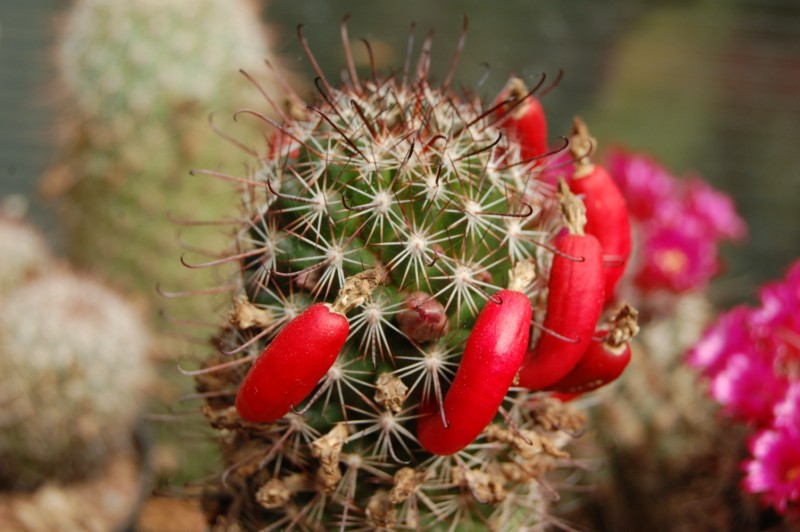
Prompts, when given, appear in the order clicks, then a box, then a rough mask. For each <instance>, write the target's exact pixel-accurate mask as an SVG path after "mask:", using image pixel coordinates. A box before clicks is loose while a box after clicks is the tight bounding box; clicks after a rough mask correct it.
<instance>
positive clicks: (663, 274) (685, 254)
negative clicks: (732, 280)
mask: <svg viewBox="0 0 800 532" xmlns="http://www.w3.org/2000/svg"><path fill="white" fill-rule="evenodd" d="M696 229H697V227H696V226H693V224H692V223H691V222H690V221H689V220H686V221H685V222H684V223H683V224H675V225H668V226H664V225H656V226H648V227H647V228H646V229H645V233H644V243H643V252H642V255H643V258H644V261H643V263H642V266H641V268H640V270H639V271H638V272H637V273H636V275H635V277H634V282H635V283H636V285H637V286H638V287H639V288H640V289H643V290H656V289H659V288H665V289H667V290H671V291H673V292H685V291H687V290H690V289H692V288H698V287H702V286H704V285H705V284H706V283H708V281H709V280H710V279H711V278H712V277H713V276H714V274H716V273H717V272H718V271H719V261H718V260H717V247H716V245H715V242H714V241H713V240H710V239H708V238H707V237H706V235H704V234H703V233H702V231H697V230H696Z"/></svg>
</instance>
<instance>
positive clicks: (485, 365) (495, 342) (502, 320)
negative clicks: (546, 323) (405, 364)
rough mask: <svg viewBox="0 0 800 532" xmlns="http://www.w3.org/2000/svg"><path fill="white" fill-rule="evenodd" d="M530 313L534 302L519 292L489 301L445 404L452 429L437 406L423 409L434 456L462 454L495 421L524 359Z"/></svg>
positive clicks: (421, 424) (422, 428)
mask: <svg viewBox="0 0 800 532" xmlns="http://www.w3.org/2000/svg"><path fill="white" fill-rule="evenodd" d="M495 300H496V301H495ZM531 315H532V309H531V303H530V300H529V299H528V297H527V296H526V295H525V294H523V293H521V292H517V291H515V290H501V291H500V292H499V293H498V294H497V295H495V297H494V298H493V299H491V300H489V301H488V302H487V303H486V306H485V307H484V308H483V310H482V311H481V313H480V314H479V315H478V319H477V321H476V322H475V326H474V327H473V328H472V332H471V333H470V335H469V338H468V339H467V345H466V347H465V349H464V355H463V356H462V357H461V363H460V364H459V366H458V371H457V372H456V376H455V379H454V380H453V384H452V385H451V386H450V390H449V391H448V392H447V396H446V397H445V400H444V406H443V409H444V418H445V419H446V420H447V424H448V425H447V426H445V425H444V422H443V421H442V416H441V415H440V414H441V413H440V412H437V408H436V403H435V402H433V401H429V402H427V403H426V404H424V405H423V406H422V407H421V414H420V419H419V421H418V425H417V437H418V439H419V442H420V444H421V445H422V447H424V448H425V449H427V450H428V451H429V452H431V453H433V454H439V455H449V454H453V453H457V452H458V451H460V450H461V449H463V448H464V447H466V446H467V445H469V444H470V443H471V442H472V441H474V440H475V438H477V437H478V435H479V434H480V433H481V431H483V429H484V428H485V427H486V426H487V425H488V424H489V423H491V421H492V419H494V417H495V415H497V409H498V408H499V407H500V404H501V403H502V402H503V398H504V397H505V396H506V394H507V393H508V388H509V387H510V386H511V383H512V381H513V380H514V375H516V373H517V370H518V369H519V365H520V362H522V357H523V356H524V355H525V349H526V348H527V346H528V339H529V335H530V324H531Z"/></svg>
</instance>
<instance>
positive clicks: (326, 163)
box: [195, 26, 581, 528]
mask: <svg viewBox="0 0 800 532" xmlns="http://www.w3.org/2000/svg"><path fill="white" fill-rule="evenodd" d="M298 33H299V35H300V39H301V42H302V43H303V45H304V47H305V48H306V50H308V47H307V45H306V42H305V39H304V38H303V36H302V33H300V31H299V30H298ZM343 37H344V40H345V44H347V36H346V27H344V26H343ZM462 42H463V41H462ZM430 47H431V41H430V40H426V41H425V43H424V45H423V50H422V54H421V57H420V59H419V61H418V63H417V65H416V68H415V69H414V70H413V71H412V69H411V68H410V61H409V60H407V61H406V65H405V68H404V69H403V70H402V72H401V73H400V74H398V75H397V76H391V77H380V76H379V75H377V74H375V73H373V74H372V75H371V76H370V77H369V78H368V79H360V78H359V77H358V75H357V74H356V71H355V68H354V67H353V62H352V60H351V59H349V58H348V66H349V68H348V75H346V76H343V77H344V78H345V81H344V83H343V85H342V86H340V87H334V86H332V85H331V84H330V83H329V82H328V81H327V80H326V79H325V77H324V76H323V75H322V73H321V72H320V71H319V68H318V67H317V65H316V62H315V61H314V59H313V56H312V55H311V54H310V53H308V55H309V58H310V60H311V62H312V65H313V66H314V67H315V69H316V70H317V72H318V73H319V74H320V77H319V78H318V80H317V88H318V90H319V93H320V95H321V98H320V99H319V100H318V101H317V102H316V103H313V104H311V105H308V106H307V105H306V104H305V103H303V102H302V100H301V99H300V98H299V97H298V96H297V95H296V94H295V93H292V92H290V93H289V95H288V96H289V102H290V105H289V106H288V109H283V108H279V107H278V106H276V105H275V104H274V103H273V102H274V99H273V98H271V97H268V101H269V102H270V103H271V104H272V106H273V109H274V110H275V111H276V112H277V113H278V114H279V115H280V116H281V120H279V121H273V120H271V119H270V118H268V116H267V115H266V114H265V113H262V112H261V111H258V110H254V109H244V110H241V111H239V113H238V114H239V115H240V116H243V115H250V116H252V117H256V118H258V119H259V120H261V121H263V122H265V123H267V124H269V125H270V126H273V127H274V132H273V133H272V136H271V137H270V140H269V142H268V143H267V149H266V152H264V153H262V152H259V151H257V150H252V149H250V148H245V149H246V151H247V152H248V153H249V154H250V155H252V156H253V157H254V161H253V165H254V167H253V168H252V171H251V172H249V174H248V175H246V176H234V175H227V174H224V173H220V172H217V171H198V172H195V173H203V174H207V175H212V176H216V177H219V178H222V179H225V180H228V181H231V182H233V183H235V184H236V185H237V186H238V187H239V189H240V191H241V197H242V205H243V212H242V215H241V217H240V223H239V225H238V226H237V230H236V233H235V235H234V238H233V245H232V246H231V249H230V250H229V251H228V252H227V253H226V254H225V255H224V256H222V258H219V259H215V260H213V261H211V262H209V263H208V264H206V265H207V266H217V265H220V264H230V263H234V264H236V265H238V269H237V272H236V275H235V280H234V282H232V283H230V284H229V286H230V287H231V288H232V292H233V298H232V299H233V301H234V302H235V304H234V306H233V309H234V310H233V312H232V316H231V319H230V320H229V323H228V325H227V326H226V327H225V328H224V330H223V331H222V332H221V333H220V334H219V335H218V346H219V347H220V351H221V353H229V354H230V353H234V354H236V355H237V356H238V357H239V358H238V360H239V361H241V362H242V363H239V364H237V363H236V362H231V361H229V360H230V359H228V360H226V359H225V358H224V356H222V355H217V356H215V357H212V359H211V360H208V361H207V362H206V368H205V369H204V370H201V371H199V372H198V373H199V375H198V387H199V390H200V391H201V392H204V393H205V395H206V397H207V398H208V399H207V404H206V405H205V407H204V413H205V414H206V416H207V417H208V418H209V419H210V420H211V423H212V425H213V426H214V427H216V428H218V429H221V432H220V434H221V436H222V443H223V448H224V452H225V456H226V463H227V466H228V469H227V471H226V472H225V474H224V475H223V480H225V484H226V485H227V487H228V489H227V490H225V489H223V490H221V492H220V496H221V499H219V500H222V501H228V503H230V502H231V500H234V501H236V502H235V503H234V504H232V505H231V506H228V505H223V506H218V507H217V514H218V515H224V514H225V512H228V511H229V510H230V509H231V508H236V509H238V511H239V512H240V515H239V516H238V518H239V519H240V520H241V522H244V523H247V524H248V525H249V526H253V523H258V524H259V525H260V526H264V524H265V523H271V524H272V526H275V527H281V526H298V527H301V528H305V527H313V526H314V525H313V523H324V526H334V525H339V526H343V527H350V526H352V527H359V526H368V527H373V528H392V527H395V526H400V527H417V526H426V525H432V524H433V523H442V522H444V521H449V522H451V523H452V524H453V526H454V527H455V526H460V525H461V524H469V523H470V522H476V523H481V522H484V523H485V522H491V523H492V524H494V525H497V526H501V527H505V526H511V527H514V526H523V525H526V524H531V523H534V522H539V521H541V520H542V519H543V515H542V512H543V508H544V505H545V503H544V500H545V499H546V498H547V497H546V496H545V495H543V491H546V490H543V486H546V484H543V483H542V478H541V477H542V473H543V472H544V471H545V470H547V469H550V468H551V467H552V466H553V465H554V463H555V462H554V460H556V459H558V458H563V457H564V456H565V454H564V453H563V452H562V451H561V450H560V447H561V446H562V445H563V444H564V441H565V439H568V438H566V435H567V432H565V430H569V429H570V428H572V429H577V427H579V425H580V423H581V416H580V415H576V414H574V413H571V412H569V411H567V410H565V409H564V408H563V407H562V406H559V405H560V403H557V402H551V401H547V400H544V399H541V398H535V397H534V396H533V395H532V394H530V393H528V392H526V391H523V390H520V389H516V388H512V389H511V390H510V391H509V393H508V396H507V397H506V401H505V402H504V404H503V405H502V407H501V413H502V414H503V415H502V416H501V415H500V414H498V418H497V419H496V420H495V422H496V423H494V424H492V425H490V426H489V427H487V429H486V430H485V431H484V433H483V434H482V435H481V436H480V437H479V438H478V440H476V442H475V443H473V444H472V445H470V446H468V447H467V448H466V449H465V450H464V451H462V452H460V453H458V454H456V455H453V456H445V457H441V456H432V455H431V454H429V453H427V452H426V451H424V450H423V449H421V448H420V445H419V443H418V442H417V440H416V437H415V434H414V424H415V421H414V420H415V417H416V416H417V415H418V406H419V404H420V403H421V402H422V401H424V400H431V399H433V400H436V401H438V402H439V403H441V401H442V397H443V395H444V393H445V392H446V390H447V388H448V383H449V382H450V381H451V380H452V377H453V375H454V373H455V370H456V368H457V366H458V362H459V357H460V355H461V353H462V351H463V349H464V345H465V341H466V338H467V336H468V335H469V332H470V328H471V326H472V324H473V323H474V321H475V318H476V316H477V314H478V313H479V312H480V310H481V309H482V308H483V307H484V305H485V304H486V302H487V300H489V299H490V298H492V297H493V295H494V294H495V293H496V292H498V291H499V290H501V289H502V288H504V287H505V286H506V285H507V282H508V280H509V272H510V271H511V270H512V269H513V268H514V266H515V265H516V264H517V263H518V262H520V261H523V260H533V261H535V262H536V264H537V265H538V267H539V270H540V271H541V272H542V273H544V275H543V276H539V277H537V278H536V280H535V281H533V283H531V284H529V285H528V287H527V294H528V295H529V296H530V298H531V300H532V302H533V303H534V305H535V306H534V308H535V309H536V308H539V307H541V302H540V301H539V300H540V299H541V298H540V297H538V296H539V295H540V293H541V292H542V287H543V286H544V284H543V283H544V282H546V279H547V270H548V268H549V264H550V258H551V257H550V251H548V249H549V246H548V242H549V241H550V240H551V239H552V238H553V236H554V235H555V233H556V232H557V231H558V230H560V229H561V227H562V226H561V222H560V219H559V216H558V205H557V200H556V197H555V196H556V194H555V190H554V189H553V188H552V187H551V186H550V185H547V184H545V183H544V182H542V181H539V180H537V179H536V177H537V174H538V172H539V168H540V167H541V160H535V161H525V160H521V156H520V148H519V146H517V145H516V143H515V142H514V141H513V140H510V139H509V137H508V136H506V135H505V134H504V133H503V132H502V130H501V126H502V123H503V121H504V120H506V119H507V117H508V115H509V110H508V109H507V108H508V107H509V106H508V105H504V104H505V103H506V102H504V101H499V102H496V103H495V104H488V105H487V104H486V103H484V102H481V101H480V99H479V98H477V97H476V96H474V95H471V94H456V93H455V92H453V91H451V90H450V88H449V85H450V80H451V79H452V71H453V68H454V66H455V63H456V59H457V57H458V53H457V54H456V58H454V61H453V67H451V71H450V72H449V73H448V75H447V76H446V78H445V81H444V82H443V83H442V85H440V86H438V87H436V86H433V85H432V84H431V83H430V82H429V80H428V61H429V54H430ZM345 50H346V51H347V50H348V47H347V46H345ZM459 52H460V48H459ZM206 265H203V266H206ZM376 266H383V267H384V268H385V269H386V270H387V272H388V273H387V276H386V279H385V280H384V282H383V283H382V284H381V285H379V286H377V288H376V289H375V290H374V292H373V294H372V296H371V297H370V298H369V299H368V300H367V301H365V302H364V303H363V304H362V305H360V306H358V307H357V308H355V309H354V310H353V311H351V312H350V313H349V314H348V318H349V322H350V335H349V338H348V341H347V343H346V344H345V347H344V349H343V351H342V352H341V354H340V355H339V357H338V359H337V360H336V362H335V363H334V365H333V366H332V367H331V369H330V370H329V371H328V373H327V375H326V376H325V377H324V378H323V379H322V381H321V382H320V384H319V386H318V387H317V390H316V391H315V392H314V393H313V394H312V395H311V396H310V397H309V398H308V399H307V400H306V402H305V404H302V405H294V406H295V411H294V412H292V413H289V414H287V415H286V416H284V417H283V418H282V419H280V420H278V421H277V422H275V423H270V424H253V423H248V422H246V421H244V420H242V419H240V418H238V417H237V416H236V414H235V410H233V407H232V406H231V405H232V404H233V396H234V395H235V393H236V389H237V386H238V384H239V382H240V381H241V379H242V377H243V375H244V372H245V371H246V366H245V363H246V362H249V361H250V360H252V359H253V358H255V357H256V356H257V355H258V354H259V353H260V352H261V351H262V350H263V349H264V347H265V345H267V344H268V342H269V340H270V338H271V337H272V336H274V335H275V334H276V333H277V331H279V330H280V328H281V326H282V325H283V324H285V323H286V322H287V321H289V320H290V319H292V318H293V317H295V316H296V315H297V314H298V313H299V312H301V311H302V310H303V309H304V308H306V307H307V306H309V305H310V304H311V303H312V302H319V301H324V302H329V303H330V302H332V301H333V300H334V299H335V298H336V296H337V293H338V292H339V290H340V289H341V288H342V286H343V285H344V283H345V279H346V278H348V277H350V276H353V275H355V274H358V273H360V272H362V271H364V270H366V269H368V268H373V267H376ZM297 341H298V342H302V341H303V339H302V338H298V339H297ZM298 363H301V362H298ZM561 429H564V430H561ZM231 516H233V514H232V513H228V519H230V518H232V517H231ZM235 517H236V516H234V517H233V518H235ZM220 519H222V518H221V517H220ZM251 521H252V522H251Z"/></svg>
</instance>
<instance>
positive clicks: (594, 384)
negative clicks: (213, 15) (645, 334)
mask: <svg viewBox="0 0 800 532" xmlns="http://www.w3.org/2000/svg"><path fill="white" fill-rule="evenodd" d="M638 316H639V313H638V312H637V311H636V309H634V308H633V307H632V306H630V305H627V304H626V305H623V306H622V308H620V309H619V310H618V311H617V312H616V313H615V314H614V317H613V318H612V324H611V327H610V328H608V329H605V330H600V331H598V332H596V333H595V336H596V337H599V338H602V340H599V341H592V344H591V345H590V346H589V349H587V350H586V353H584V355H583V358H581V360H580V362H578V364H577V365H576V366H575V367H574V368H573V369H572V371H570V372H569V374H568V375H567V376H566V377H564V378H563V379H561V380H560V381H558V382H557V383H555V384H554V385H553V386H552V387H551V388H550V389H551V390H553V391H555V392H562V393H567V394H581V393H585V392H588V391H591V390H596V389H597V388H600V387H601V386H605V385H606V384H608V383H610V382H613V381H615V380H616V379H617V378H619V376H620V375H622V372H623V371H625V368H626V367H627V366H628V363H629V362H630V361H631V348H630V345H629V342H630V340H631V338H633V337H634V336H636V334H637V333H638V332H639V324H638Z"/></svg>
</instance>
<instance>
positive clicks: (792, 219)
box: [0, 0, 800, 304]
mask: <svg viewBox="0 0 800 532" xmlns="http://www.w3.org/2000/svg"><path fill="white" fill-rule="evenodd" d="M68 5H69V2H67V1H65V0H3V2H0V124H2V127H1V128H0V195H3V196H5V195H8V194H21V195H23V196H25V197H27V198H29V199H30V201H31V210H32V213H33V216H34V220H35V221H36V223H37V224H38V225H39V226H40V227H43V228H44V229H45V231H46V232H47V234H48V236H49V237H50V238H51V240H52V241H53V242H54V243H55V245H56V246H58V242H59V231H58V224H57V223H56V222H55V218H54V216H53V215H52V213H51V212H50V211H51V208H50V207H49V206H48V204H47V203H43V202H42V201H40V200H39V199H38V198H37V194H36V187H37V182H38V180H39V179H40V177H41V175H42V173H43V172H44V171H45V169H46V168H48V166H49V165H51V164H52V163H53V161H54V158H55V151H54V137H55V135H54V128H55V125H56V117H57V116H58V114H59V111H60V106H62V105H67V104H68V103H67V102H68V100H67V99H66V97H65V95H64V94H63V91H60V90H58V89H57V85H56V84H55V83H54V78H55V69H54V58H53V50H52V47H53V44H54V40H55V38H56V34H57V31H56V30H57V27H58V16H59V13H60V12H62V11H63V10H64V9H65V8H66V7H68ZM262 13H263V18H264V20H265V22H266V23H267V24H268V28H269V31H270V38H271V41H272V47H273V51H274V53H275V54H276V55H277V56H279V57H280V58H282V60H283V61H284V64H285V66H286V67H287V68H288V69H290V70H293V71H295V72H297V73H298V74H300V76H299V78H300V79H303V78H305V79H313V76H314V74H313V71H312V70H311V68H310V66H309V64H308V61H307V60H306V59H305V57H304V55H303V53H302V49H301V47H300V45H299V43H298V40H297V38H296V35H295V27H296V26H297V24H298V23H302V24H304V25H305V34H306V36H307V38H308V41H309V43H310V46H311V48H312V49H313V51H314V53H315V55H316V56H317V58H318V60H319V63H320V64H321V65H322V68H323V70H324V71H325V72H326V74H327V75H329V76H331V77H336V76H337V75H338V74H337V73H338V71H339V69H340V68H342V66H343V55H342V51H341V46H340V41H339V27H338V26H339V21H340V20H341V18H342V17H343V16H344V15H345V14H350V15H351V18H350V36H351V38H352V39H353V40H354V41H355V40H357V39H359V38H362V37H363V38H366V39H368V40H369V42H370V43H371V46H372V49H373V52H374V55H375V58H376V63H378V66H379V68H380V69H381V70H384V71H386V70H388V69H392V68H399V67H400V66H401V65H402V61H403V58H404V55H405V48H406V43H407V35H408V30H409V27H410V26H411V24H412V23H416V41H415V45H416V47H417V49H418V48H419V46H420V43H421V41H422V39H423V38H424V35H425V34H426V33H427V32H428V31H429V30H433V31H435V35H436V36H435V41H434V47H433V72H434V73H437V72H438V73H439V75H440V76H443V75H444V72H445V71H446V68H447V65H448V64H449V62H450V59H451V56H452V53H453V51H454V49H455V47H456V43H457V41H458V37H459V34H460V32H461V17H462V14H467V15H468V16H469V26H470V27H469V34H468V37H467V45H466V49H465V51H464V54H463V56H462V58H461V62H460V66H459V69H458V75H457V80H458V81H459V82H460V83H461V84H462V85H463V86H464V87H466V88H468V89H475V88H476V86H477V85H478V83H479V82H481V81H482V80H483V82H482V84H481V85H480V87H478V88H477V90H478V92H479V93H480V94H481V95H482V96H484V97H485V98H491V97H493V96H494V95H495V94H496V93H497V91H498V90H499V88H500V87H501V86H502V85H503V83H504V82H505V80H506V79H507V78H508V76H509V75H510V74H511V73H516V74H518V75H520V76H521V77H523V78H524V79H525V80H526V82H527V83H528V84H529V85H533V84H535V82H536V81H537V80H538V76H539V75H540V74H541V73H542V72H544V73H546V74H547V75H548V77H549V79H553V77H554V76H555V75H556V74H557V73H558V71H559V70H560V69H561V70H563V71H564V77H563V80H562V81H561V83H559V85H558V87H557V88H556V89H555V90H553V91H551V92H550V93H549V94H548V95H547V96H546V97H545V98H544V102H543V103H544V105H545V108H546V110H547V112H548V115H549V119H550V122H551V131H552V132H553V133H554V134H565V133H566V132H567V131H568V128H569V124H570V119H571V116H572V115H573V114H580V115H582V116H583V117H585V118H586V120H587V121H588V123H589V124H590V126H591V127H592V129H593V132H594V133H595V135H596V136H597V138H598V139H600V142H601V143H602V145H603V146H604V147H608V146H609V145H612V144H624V145H626V146H628V147H630V148H631V149H634V150H641V151H646V152H649V153H650V154H652V155H653V156H654V157H655V158H657V159H658V160H660V161H662V162H663V163H664V164H665V165H666V166H667V167H668V168H669V169H671V170H672V171H673V172H675V173H678V174H682V173H688V172H696V173H699V174H701V175H702V176H704V177H705V178H706V179H707V180H708V181H709V182H710V183H711V184H712V185H713V186H715V187H717V188H719V189H721V190H723V191H725V192H727V193H730V194H732V196H733V197H734V199H735V201H736V204H737V206H738V208H739V210H740V212H741V214H742V216H743V217H744V218H745V219H746V220H747V222H748V224H749V225H750V239H749V241H748V242H746V243H745V244H742V245H739V246H738V247H734V248H731V247H729V248H728V249H726V250H724V253H725V255H726V272H727V273H726V275H725V276H724V277H723V278H722V279H721V280H720V281H718V283H717V288H716V291H715V293H716V296H717V297H716V299H717V301H718V302H720V303H723V304H729V303H731V302H733V301H736V300H739V299H742V298H745V297H747V296H748V294H750V293H752V288H753V287H754V286H755V285H757V284H758V283H759V282H762V281H763V280H766V279H771V278H775V277H777V276H779V275H780V274H781V272H782V271H783V270H784V268H785V267H786V265H787V264H788V263H789V262H790V260H791V259H792V258H793V257H796V256H797V255H800V209H799V208H798V206H797V201H798V195H799V193H800V165H799V164H798V163H797V159H796V157H797V146H798V140H800V97H798V94H800V4H798V3H797V2H795V1H794V0H758V1H751V0H728V1H705V2H703V1H687V0H680V1H657V2H652V1H648V2H641V1H640V2H636V1H632V0H612V1H608V2H602V3H600V2H592V1H589V0H571V1H562V2H551V1H541V0H539V1H529V0H516V1H507V2H503V3H502V5H497V4H491V3H489V2H482V1H478V0H469V1H461V2H456V1H453V0H450V1H441V2H436V3H432V2H426V1H424V0H404V1H402V2H400V1H392V2H370V1H364V0H353V1H349V2H331V1H324V0H306V1H302V2H289V1H273V2H268V3H264V6H263V10H262ZM353 47H354V52H355V53H356V55H357V56H360V57H364V56H365V53H364V49H363V47H362V46H361V45H360V43H357V42H354V44H353ZM229 61H230V69H231V76H232V77H236V76H238V74H237V73H236V69H237V68H238V66H239V65H238V64H237V58H236V57H230V58H229ZM366 61H367V60H366V59H365V58H364V59H363V62H364V63H366ZM487 74H488V76H487ZM207 111H211V109H201V110H198V112H199V113H203V114H204V113H206V112H207Z"/></svg>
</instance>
